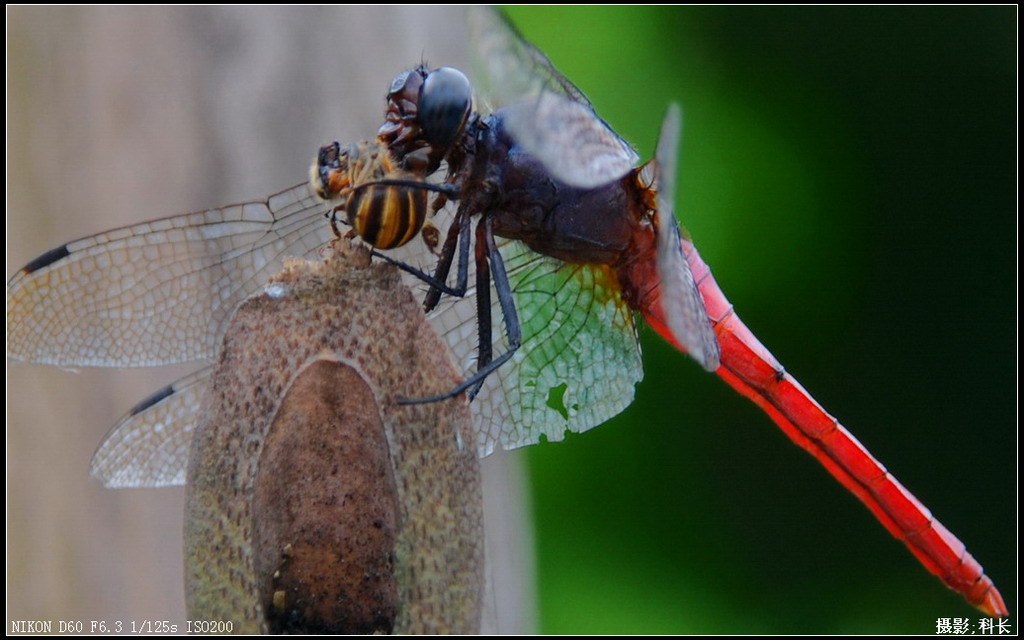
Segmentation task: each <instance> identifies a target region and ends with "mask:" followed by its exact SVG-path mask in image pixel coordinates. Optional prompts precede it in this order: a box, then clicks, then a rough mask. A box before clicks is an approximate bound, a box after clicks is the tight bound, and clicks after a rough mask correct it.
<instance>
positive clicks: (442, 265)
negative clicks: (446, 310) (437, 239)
mask: <svg viewBox="0 0 1024 640" xmlns="http://www.w3.org/2000/svg"><path fill="white" fill-rule="evenodd" d="M469 227H470V225H469V208H468V207H467V206H464V205H460V206H459V210H458V211H457V212H456V214H455V219H454V220H452V224H451V226H450V227H449V228H448V235H447V236H446V237H445V239H444V246H443V247H442V248H441V257H440V259H438V261H437V267H436V268H435V269H434V280H435V281H437V282H447V281H448V273H449V272H450V271H451V268H452V259H453V258H454V257H455V249H456V247H457V248H458V249H459V266H458V278H457V280H456V283H455V290H456V291H461V293H458V294H454V293H451V294H449V295H457V296H458V297H460V298H461V297H462V296H463V295H464V294H465V293H466V285H467V283H468V281H469ZM428 284H429V283H428ZM442 293H446V292H445V291H444V290H442V289H441V288H439V287H434V288H432V289H431V290H430V291H428V292H427V296H426V297H425V298H424V299H423V310H424V311H426V312H427V313H430V312H431V311H433V310H434V307H436V306H437V303H438V302H440V301H441V294H442Z"/></svg>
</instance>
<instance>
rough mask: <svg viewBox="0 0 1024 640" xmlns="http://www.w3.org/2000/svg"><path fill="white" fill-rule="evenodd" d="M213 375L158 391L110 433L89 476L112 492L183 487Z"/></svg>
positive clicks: (204, 372)
mask: <svg viewBox="0 0 1024 640" xmlns="http://www.w3.org/2000/svg"><path fill="white" fill-rule="evenodd" d="M211 371H212V369H211V368H209V367H207V368H205V369H202V370H200V371H198V372H196V373H193V374H192V375H190V376H187V377H185V378H182V379H181V380H178V381H177V382H175V383H174V384H172V385H170V386H168V387H165V388H163V389H161V390H160V391H157V392H156V393H154V394H153V395H152V396H150V397H149V398H147V399H146V400H143V401H142V402H140V403H139V404H138V405H136V406H135V408H133V409H132V410H131V411H129V412H128V414H127V415H125V416H124V417H123V418H121V420H119V421H118V423H117V424H116V425H114V427H113V428H112V429H111V430H110V431H109V432H108V433H107V435H106V437H104V438H103V442H101V443H100V446H99V448H97V449H96V453H95V454H94V455H93V457H92V464H91V465H90V468H89V473H90V474H91V475H92V477H94V478H96V479H97V480H99V481H100V482H102V483H103V486H105V487H107V488H111V489H115V488H124V487H169V486H180V485H184V484H185V470H186V468H187V466H188V456H189V449H190V447H191V445H192V433H193V431H194V428H195V421H196V416H197V415H198V412H199V404H200V402H201V401H202V397H203V393H205V391H206V386H207V382H208V381H209V377H210V373H211Z"/></svg>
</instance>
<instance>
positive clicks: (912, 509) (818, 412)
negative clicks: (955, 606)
mask: <svg viewBox="0 0 1024 640" xmlns="http://www.w3.org/2000/svg"><path fill="white" fill-rule="evenodd" d="M682 243H683V250H684V252H685V253H686V257H687V259H688V261H689V264H690V269H691V271H692V272H693V277H694V279H695V281H696V282H697V286H698V289H699V290H700V294H701V297H702V298H703V299H704V304H705V306H706V308H707V312H708V315H709V316H710V318H711V322H712V324H713V325H714V329H715V334H716V335H717V336H718V341H719V345H720V347H721V365H720V366H719V368H718V370H717V372H716V373H718V375H719V376H720V377H721V378H722V379H723V380H725V381H726V382H727V383H728V384H729V386H731V387H733V388H734V389H736V391H738V392H740V393H741V394H743V395H744V396H746V397H747V398H749V399H750V400H752V401H753V402H754V403H755V404H757V405H758V406H759V407H761V409H763V410H764V412H765V413H767V414H768V415H769V416H770V417H771V419H772V420H774V421H775V423H776V424H777V425H778V426H779V427H780V428H781V429H782V430H783V431H784V432H785V434H786V435H787V436H789V438H790V439H791V440H792V441H793V442H795V443H796V444H798V445H800V446H801V447H802V448H803V449H805V450H807V451H808V452H809V453H810V454H811V455H813V456H814V457H815V458H817V459H818V461H819V462H820V463H821V464H822V465H824V467H825V468H826V469H828V471H829V473H831V474H832V475H833V476H834V477H835V478H836V479H837V480H839V482H841V483H842V484H843V486H845V487H846V488H847V489H849V490H850V491H851V492H853V494H854V495H856V496H857V497H858V498H860V500H861V502H863V503H864V504H865V505H866V506H867V507H868V509H870V510H871V512H872V513H874V514H875V517H876V518H878V520H879V521H880V522H881V523H882V525H883V526H885V528H886V529H888V530H889V533H891V534H892V535H893V536H895V537H896V538H897V539H898V540H902V541H903V543H904V544H906V545H907V548H909V549H910V552H911V553H913V554H914V556H916V557H917V559H918V560H919V561H920V562H921V564H923V565H924V566H925V568H926V569H928V571H930V572H932V573H933V574H935V575H936V576H938V577H939V579H941V580H942V581H943V582H944V583H946V585H947V586H948V587H949V588H950V589H952V590H954V591H956V592H958V593H960V594H963V596H964V598H966V599H967V601H968V602H970V603H971V604H973V605H974V606H976V607H978V608H979V609H981V610H982V611H984V612H986V613H988V614H989V615H992V616H999V617H1005V616H1007V615H1008V613H1007V610H1006V605H1005V604H1004V603H1003V599H1002V597H1001V596H1000V595H999V591H998V590H996V588H995V585H993V584H992V580H991V579H990V578H989V577H988V576H986V575H985V573H984V571H983V570H982V567H981V565H980V564H979V563H978V561H977V560H975V559H974V557H973V556H971V554H969V553H968V552H967V549H966V547H965V546H964V543H962V542H960V540H959V539H957V537H956V536H954V535H953V534H952V533H950V531H949V530H948V529H946V527H944V526H943V525H942V523H940V522H939V521H938V520H936V519H935V517H934V516H933V515H932V514H931V512H930V511H929V510H928V509H927V508H926V507H925V506H924V505H923V504H921V502H920V501H918V499H917V498H915V497H914V496H913V494H911V493H910V492H909V491H908V490H907V489H906V488H905V487H904V486H903V485H902V484H900V483H899V481H898V480H896V478H894V477H893V475H892V474H891V473H889V472H888V471H887V470H886V468H885V467H884V466H883V465H882V464H881V463H880V462H878V460H876V459H875V458H874V456H872V455H871V454H870V453H869V452H868V450H867V449H865V448H864V445H862V444H861V443H860V442H858V441H857V439H856V438H855V437H854V436H853V434H851V433H850V432H849V431H847V430H846V428H845V427H843V425H841V424H839V421H837V420H836V419H835V418H833V417H832V416H831V415H829V414H828V412H826V411H825V410H824V409H823V408H822V407H821V405H819V404H818V403H817V402H816V401H815V400H814V398H812V397H811V396H810V394H808V393H807V391H806V390H804V388H803V387H802V386H800V383H799V382H797V381H796V379H794V378H793V377H792V376H791V375H789V374H788V373H786V372H785V369H783V367H782V365H780V364H779V362H778V361H777V360H776V359H775V357H774V356H773V355H772V354H771V353H770V352H769V351H768V349H766V348H765V347H764V345H763V344H761V342H760V341H759V340H758V339H757V338H756V337H755V336H754V334H753V333H751V332H750V330H749V329H748V328H747V327H746V325H745V324H743V322H742V321H741V320H740V318H739V317H738V316H737V315H736V313H735V312H734V311H733V308H732V304H731V303H730V302H729V301H728V299H726V297H725V294H723V293H722V290H721V288H719V286H718V283H717V282H715V279H714V277H712V275H711V270H710V268H709V267H708V266H707V264H706V263H705V262H704V261H703V260H702V259H701V257H700V254H699V253H698V252H697V249H696V248H695V247H694V246H693V244H692V243H691V242H690V241H689V240H686V239H684V240H683V241H682ZM651 299H652V300H656V299H657V296H656V295H655V296H653V297H652V298H651ZM641 312H642V313H643V314H644V317H645V319H646V320H647V322H648V323H649V324H650V325H651V326H652V327H653V328H654V329H655V330H656V331H657V332H658V333H660V334H661V335H662V336H663V337H664V338H665V339H667V340H668V341H669V342H670V343H672V344H673V345H675V346H676V347H677V348H680V346H679V344H678V343H677V342H676V341H675V340H674V339H673V338H672V335H671V332H670V331H669V330H668V328H667V325H666V322H665V319H664V317H663V312H662V311H661V305H660V304H657V303H655V304H651V305H648V306H647V307H646V308H642V309H641ZM680 349H681V348H680ZM681 350H682V349H681Z"/></svg>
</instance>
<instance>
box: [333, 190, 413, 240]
mask: <svg viewBox="0 0 1024 640" xmlns="http://www.w3.org/2000/svg"><path fill="white" fill-rule="evenodd" d="M428 194H429V192H428V190H427V189H419V188H416V187H413V186H408V185H387V184H370V185H366V186H363V187H357V188H355V189H353V190H352V194H351V195H350V196H349V200H348V204H347V205H346V207H345V210H346V212H347V213H348V222H349V224H350V225H352V228H353V229H354V230H355V232H356V233H358V234H359V237H361V238H362V239H363V240H365V241H366V242H367V243H369V244H371V245H373V246H374V247H376V248H377V249H394V248H396V247H400V246H402V245H404V244H405V243H407V242H409V241H410V240H412V239H413V238H415V237H416V234H418V233H419V231H420V229H421V228H422V227H423V222H424V221H425V220H426V218H427V196H428Z"/></svg>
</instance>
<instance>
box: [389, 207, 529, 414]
mask: <svg viewBox="0 0 1024 640" xmlns="http://www.w3.org/2000/svg"><path fill="white" fill-rule="evenodd" d="M481 229H482V230H483V231H481ZM481 245H483V247H481ZM481 258H485V259H484V260H481ZM477 262H478V264H477V289H478V290H477V296H478V300H482V299H484V298H487V299H488V302H487V303H486V312H485V311H484V305H483V303H478V306H477V331H478V333H479V336H480V347H479V349H480V351H479V353H480V357H479V360H478V367H477V371H476V373H475V374H473V375H472V376H470V377H469V378H467V379H466V380H465V381H463V382H462V384H460V385H458V386H456V387H455V388H454V389H451V390H450V391H448V392H446V393H443V394H441V395H438V396H432V397H429V398H411V399H410V398H403V399H400V400H399V401H398V404H400V405H409V404H427V403H429V402H439V401H441V400H447V399H449V398H454V397H455V396H458V395H459V394H461V393H462V392H463V391H466V390H467V389H470V394H469V395H470V400H472V399H473V398H474V397H475V396H476V394H477V393H478V392H479V391H480V387H481V386H482V385H483V383H484V380H486V379H487V376H489V375H491V374H492V373H494V372H495V371H497V370H498V368H499V367H501V365H503V364H505V363H506V362H508V360H509V359H510V358H511V357H512V356H513V354H515V352H516V351H518V350H519V347H520V346H521V345H522V341H523V339H522V327H521V326H520V324H519V314H518V313H517V312H516V305H515V301H514V300H513V299H512V285H511V284H510V283H509V281H508V273H506V271H505V262H504V260H502V259H501V254H500V253H499V252H498V247H497V244H495V242H494V232H493V230H492V228H491V219H490V218H489V217H487V216H484V218H483V220H481V221H480V224H479V225H478V226H477ZM488 262H489V263H490V267H489V268H488V266H487V264H486V263H488ZM481 272H484V274H485V275H484V276H483V278H482V279H481V276H480V273H481ZM488 272H493V273H494V290H495V291H496V292H497V294H498V304H499V305H501V313H502V315H504V316H505V335H506V337H507V338H508V350H507V351H505V353H503V354H501V355H500V356H498V357H497V358H494V359H493V360H492V359H491V349H492V343H491V339H490V338H491V313H490V302H489V299H490V293H489V292H490V282H489V280H490V277H489V274H488ZM485 292H487V293H485Z"/></svg>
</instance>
